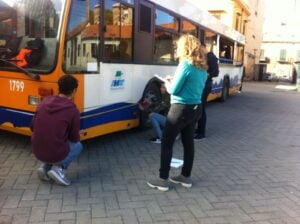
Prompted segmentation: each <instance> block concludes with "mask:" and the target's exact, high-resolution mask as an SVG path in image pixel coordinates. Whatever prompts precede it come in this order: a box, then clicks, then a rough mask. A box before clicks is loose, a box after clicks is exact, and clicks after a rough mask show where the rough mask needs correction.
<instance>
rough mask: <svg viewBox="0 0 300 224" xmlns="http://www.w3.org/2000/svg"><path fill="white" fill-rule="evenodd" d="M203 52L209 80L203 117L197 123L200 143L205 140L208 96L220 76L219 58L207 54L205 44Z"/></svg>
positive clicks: (206, 85)
mask: <svg viewBox="0 0 300 224" xmlns="http://www.w3.org/2000/svg"><path fill="white" fill-rule="evenodd" d="M201 50H202V51H203V52H204V53H205V54H206V61H207V66H208V69H207V75H208V77H207V80H206V82H205V87H204V90H203V93H202V97H201V102H202V115H201V117H200V119H199V120H198V122H197V129H196V131H195V137H194V140H195V141H200V140H203V139H205V130H206V118H207V116H206V103H207V98H208V95H209V93H210V91H211V89H212V78H213V77H217V76H218V75H219V64H218V58H217V57H216V55H215V54H214V53H213V52H212V51H209V52H207V49H206V46H205V44H201Z"/></svg>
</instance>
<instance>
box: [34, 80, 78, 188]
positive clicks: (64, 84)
mask: <svg viewBox="0 0 300 224" xmlns="http://www.w3.org/2000/svg"><path fill="white" fill-rule="evenodd" d="M77 87H78V81H77V79H75V78H74V77H73V76H71V75H63V76H62V77H61V78H59V80H58V89H59V94H58V95H56V96H48V97H45V98H44V99H43V100H42V101H41V103H40V104H39V105H38V108H37V110H36V113H35V115H34V117H33V120H32V124H31V130H32V132H33V133H32V151H33V154H34V155H35V157H36V158H37V159H38V160H40V161H41V162H42V164H41V166H40V167H39V168H38V169H37V174H38V177H39V178H40V179H41V180H43V181H50V180H51V179H52V180H53V181H54V182H56V183H57V184H60V185H64V186H68V185H70V184H71V181H70V180H69V179H68V178H67V177H66V176H65V174H64V171H65V170H67V169H68V167H69V165H70V164H71V162H72V161H74V160H75V159H76V158H77V157H78V155H79V154H80V152H81V151H82V144H81V142H80V136H79V131H80V117H79V111H78V109H77V108H76V105H75V104H74V103H73V102H72V99H73V97H74V94H75V93H76V90H77Z"/></svg>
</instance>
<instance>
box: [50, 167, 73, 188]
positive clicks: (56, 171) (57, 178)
mask: <svg viewBox="0 0 300 224" xmlns="http://www.w3.org/2000/svg"><path fill="white" fill-rule="evenodd" d="M48 176H49V177H50V178H51V179H52V180H54V182H55V183H57V184H60V185H64V186H69V185H70V184H71V181H70V180H69V179H68V178H67V177H66V176H65V174H64V172H63V169H62V168H61V167H60V166H52V168H51V170H49V171H48Z"/></svg>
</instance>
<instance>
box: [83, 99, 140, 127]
mask: <svg viewBox="0 0 300 224" xmlns="http://www.w3.org/2000/svg"><path fill="white" fill-rule="evenodd" d="M138 116H139V113H138V106H137V104H129V103H117V104H112V105H109V106H105V107H101V108H98V109H95V110H91V111H88V112H85V113H82V114H81V120H80V128H81V129H87V128H90V127H95V126H98V125H101V124H106V123H110V122H114V121H124V120H131V119H136V118H138Z"/></svg>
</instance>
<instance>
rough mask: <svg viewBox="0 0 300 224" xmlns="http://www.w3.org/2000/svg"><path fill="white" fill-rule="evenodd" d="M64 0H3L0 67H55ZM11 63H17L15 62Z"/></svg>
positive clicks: (40, 68)
mask: <svg viewBox="0 0 300 224" xmlns="http://www.w3.org/2000/svg"><path fill="white" fill-rule="evenodd" d="M64 2H65V0H0V59H2V60H1V62H0V68H1V69H5V70H17V71H19V70H18V69H17V68H16V66H17V67H21V68H24V69H30V70H34V71H38V72H41V73H43V72H44V73H46V72H47V71H50V70H52V69H53V66H54V63H55V61H56V60H55V58H56V52H57V46H58V44H57V36H58V33H59V24H60V20H61V14H62V12H63V9H62V7H63V5H64ZM11 63H14V64H16V66H12V65H11Z"/></svg>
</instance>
